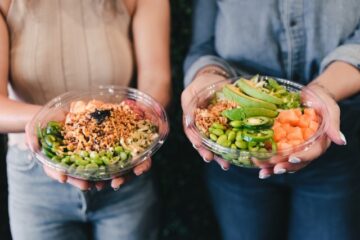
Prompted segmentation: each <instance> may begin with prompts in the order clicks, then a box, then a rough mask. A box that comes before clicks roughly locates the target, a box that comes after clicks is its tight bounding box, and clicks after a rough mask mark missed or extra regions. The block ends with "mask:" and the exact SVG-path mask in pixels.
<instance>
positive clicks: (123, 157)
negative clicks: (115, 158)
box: [120, 152, 128, 161]
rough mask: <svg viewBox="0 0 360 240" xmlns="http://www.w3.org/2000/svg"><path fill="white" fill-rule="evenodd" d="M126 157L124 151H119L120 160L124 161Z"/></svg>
mask: <svg viewBox="0 0 360 240" xmlns="http://www.w3.org/2000/svg"><path fill="white" fill-rule="evenodd" d="M127 158H128V155H127V154H126V153H124V152H121V153H120V159H121V161H125V160H126V159H127Z"/></svg>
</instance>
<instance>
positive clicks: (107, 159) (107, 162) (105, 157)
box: [100, 156, 110, 165]
mask: <svg viewBox="0 0 360 240" xmlns="http://www.w3.org/2000/svg"><path fill="white" fill-rule="evenodd" d="M100 159H101V161H103V163H105V165H109V164H110V160H109V158H108V157H107V156H102V157H101V158H100Z"/></svg>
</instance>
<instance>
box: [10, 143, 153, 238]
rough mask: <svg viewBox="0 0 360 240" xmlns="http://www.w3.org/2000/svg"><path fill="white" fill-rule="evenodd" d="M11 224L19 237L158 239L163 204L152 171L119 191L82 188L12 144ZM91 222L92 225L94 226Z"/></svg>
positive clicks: (109, 188)
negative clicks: (63, 181)
mask: <svg viewBox="0 0 360 240" xmlns="http://www.w3.org/2000/svg"><path fill="white" fill-rule="evenodd" d="M7 166H8V179H9V212H10V225H11V232H12V235H13V238H14V239H15V240H22V239H24V240H25V239H26V240H32V239H34V240H35V239H36V240H41V239H44V240H48V239H51V240H58V239H66V240H70V239H76V240H81V239H84V240H85V239H89V234H90V235H91V236H92V239H95V240H97V239H126V240H140V239H144V240H149V239H156V234H157V223H158V212H157V209H158V205H157V199H156V196H155V194H154V186H153V182H152V181H151V178H150V177H149V175H144V176H141V177H135V178H133V179H132V180H130V181H129V182H127V183H126V184H125V185H124V186H122V187H121V188H120V189H119V190H118V191H114V190H113V189H112V188H111V187H106V188H105V189H103V190H101V191H99V192H98V191H96V190H91V191H88V192H82V191H80V190H78V189H77V188H75V187H72V186H70V185H69V184H60V183H58V182H56V181H54V180H52V179H50V178H49V177H47V176H46V175H45V174H44V172H43V169H42V167H41V166H40V165H38V164H37V163H36V162H35V160H34V159H33V158H31V155H30V153H29V152H28V151H24V150H20V149H18V148H17V147H11V148H9V152H8V156H7ZM89 226H90V227H89Z"/></svg>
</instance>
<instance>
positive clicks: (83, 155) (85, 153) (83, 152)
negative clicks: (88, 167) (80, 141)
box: [79, 151, 90, 158]
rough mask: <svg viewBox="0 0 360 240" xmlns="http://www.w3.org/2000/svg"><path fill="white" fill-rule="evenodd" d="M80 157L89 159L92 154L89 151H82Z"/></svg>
mask: <svg viewBox="0 0 360 240" xmlns="http://www.w3.org/2000/svg"><path fill="white" fill-rule="evenodd" d="M79 155H80V156H81V157H83V158H85V157H89V155H90V154H89V153H88V152H87V151H80V153H79Z"/></svg>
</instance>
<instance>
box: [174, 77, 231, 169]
mask: <svg viewBox="0 0 360 240" xmlns="http://www.w3.org/2000/svg"><path fill="white" fill-rule="evenodd" d="M221 71H222V70H221ZM224 79H225V77H224V76H221V75H218V74H215V73H205V72H203V73H201V72H200V73H198V74H197V75H196V77H195V78H194V80H193V81H192V82H191V84H190V85H189V86H188V87H187V88H185V90H184V91H183V93H182V94H181V106H182V109H183V116H184V117H185V116H186V115H187V113H188V112H189V109H188V106H189V103H190V101H191V100H192V99H193V98H194V97H196V95H197V94H198V93H199V91H200V90H201V89H202V88H204V87H205V86H207V85H210V84H212V83H216V82H218V81H221V80H224ZM183 124H184V131H185V134H186V136H187V138H188V139H189V140H190V142H191V143H192V145H193V147H194V148H195V149H196V150H197V151H198V153H199V154H200V155H201V157H202V158H203V159H204V161H205V162H207V163H209V162H210V161H212V160H215V161H216V162H217V163H218V164H219V165H220V166H221V168H222V169H223V170H225V171H226V170H228V169H229V167H230V164H229V163H228V162H227V161H225V160H223V159H221V158H219V157H217V156H214V154H213V153H212V152H210V151H209V150H207V149H205V148H204V147H202V146H201V140H200V139H198V138H197V137H196V136H194V135H193V134H192V132H191V131H190V130H189V129H188V127H187V126H186V123H185V121H183Z"/></svg>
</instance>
